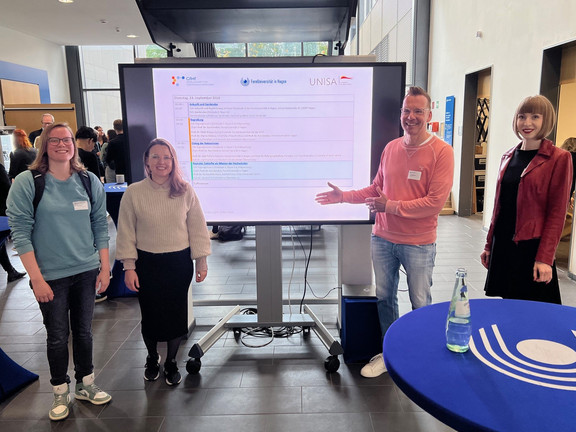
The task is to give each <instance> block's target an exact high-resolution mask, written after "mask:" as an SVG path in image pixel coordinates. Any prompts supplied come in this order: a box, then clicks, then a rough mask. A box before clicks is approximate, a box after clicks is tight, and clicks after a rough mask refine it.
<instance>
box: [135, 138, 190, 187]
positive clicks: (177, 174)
mask: <svg viewBox="0 0 576 432" xmlns="http://www.w3.org/2000/svg"><path fill="white" fill-rule="evenodd" d="M155 145H161V146H164V147H166V148H167V149H168V151H169V152H170V155H171V156H172V171H170V176H169V180H168V181H169V183H170V198H175V197H178V196H180V195H182V194H184V192H186V189H187V187H188V183H187V182H186V180H184V178H183V177H182V171H181V170H180V165H179V164H178V158H177V156H176V150H174V147H173V146H172V144H170V143H169V142H168V141H167V140H165V139H164V138H154V139H153V140H152V141H150V144H148V147H147V148H146V151H145V152H144V171H146V175H147V176H148V177H150V179H152V173H151V172H150V169H149V168H148V157H149V156H150V149H151V148H152V147H154V146H155Z"/></svg>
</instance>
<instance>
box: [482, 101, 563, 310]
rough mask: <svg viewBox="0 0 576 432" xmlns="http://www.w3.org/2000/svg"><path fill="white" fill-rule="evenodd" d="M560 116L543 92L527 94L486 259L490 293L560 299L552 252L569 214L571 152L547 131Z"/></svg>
mask: <svg viewBox="0 0 576 432" xmlns="http://www.w3.org/2000/svg"><path fill="white" fill-rule="evenodd" d="M555 122H556V114H555V112H554V108H553V107H552V104H551V103H550V101H549V100H548V99H546V98H545V97H544V96H531V97H527V98H526V99H524V100H523V101H522V103H520V105H519V106H518V108H517V109H516V113H515V114H514V120H513V129H514V132H515V133H516V136H518V138H520V139H521V140H522V142H521V143H520V144H518V145H517V146H515V147H514V148H512V149H510V150H508V151H507V152H506V153H505V154H504V155H503V156H502V161H501V163H500V170H499V173H498V182H497V184H496V198H495V203H494V212H493V214H492V221H491V223H490V229H489V231H488V236H487V239H486V246H485V247H484V252H482V254H481V255H480V258H481V260H482V264H483V265H484V267H486V268H487V269H488V277H487V279H486V285H485V287H484V290H485V291H486V295H487V296H499V297H503V298H508V299H522V300H535V301H545V302H550V303H558V304H560V303H561V299H560V287H559V285H558V275H557V273H556V266H555V263H554V255H555V253H556V248H557V246H558V242H559V241H560V236H561V234H562V229H563V227H564V219H565V217H566V209H567V206H568V201H569V194H570V186H571V183H572V157H571V156H570V153H569V152H567V151H565V150H562V149H560V148H558V147H555V146H554V143H552V141H550V140H547V139H546V138H545V137H546V136H548V135H549V134H550V132H552V129H553V127H554V124H555Z"/></svg>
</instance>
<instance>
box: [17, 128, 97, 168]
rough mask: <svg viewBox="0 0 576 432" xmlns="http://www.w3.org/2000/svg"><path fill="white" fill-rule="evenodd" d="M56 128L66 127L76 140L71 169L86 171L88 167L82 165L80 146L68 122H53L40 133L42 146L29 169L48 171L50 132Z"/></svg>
mask: <svg viewBox="0 0 576 432" xmlns="http://www.w3.org/2000/svg"><path fill="white" fill-rule="evenodd" d="M56 128H64V129H66V130H67V131H68V132H70V137H71V138H72V141H74V156H72V159H70V169H71V170H72V171H73V172H80V171H86V168H85V167H84V165H82V163H81V162H80V158H79V157H78V147H77V145H76V140H75V139H74V133H73V132H72V129H70V126H68V123H53V124H51V125H50V126H46V128H45V129H44V130H43V131H42V134H41V135H40V148H39V149H38V154H37V155H36V159H34V162H32V163H31V164H30V167H29V169H31V170H37V171H40V172H41V173H42V174H46V173H47V172H48V168H49V162H48V138H49V136H50V132H52V130H53V129H56Z"/></svg>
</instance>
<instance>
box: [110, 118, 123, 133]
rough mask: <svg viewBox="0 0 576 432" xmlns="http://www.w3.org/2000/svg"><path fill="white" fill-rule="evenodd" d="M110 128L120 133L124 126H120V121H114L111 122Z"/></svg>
mask: <svg viewBox="0 0 576 432" xmlns="http://www.w3.org/2000/svg"><path fill="white" fill-rule="evenodd" d="M112 127H113V128H114V130H115V131H116V132H122V131H123V130H124V126H123V125H122V119H116V120H114V121H113V122H112Z"/></svg>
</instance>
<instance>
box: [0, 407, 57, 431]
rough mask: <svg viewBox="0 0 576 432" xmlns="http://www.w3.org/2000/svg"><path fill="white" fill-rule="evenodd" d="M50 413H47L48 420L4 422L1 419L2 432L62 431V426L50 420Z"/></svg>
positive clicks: (0, 428) (0, 427)
mask: <svg viewBox="0 0 576 432" xmlns="http://www.w3.org/2000/svg"><path fill="white" fill-rule="evenodd" d="M47 413H48V411H46V418H44V419H38V420H8V421H3V420H1V419H0V430H1V431H2V432H23V431H26V432H53V431H58V430H61V428H60V425H56V424H54V422H53V421H51V420H50V419H49V418H48V414H47Z"/></svg>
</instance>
